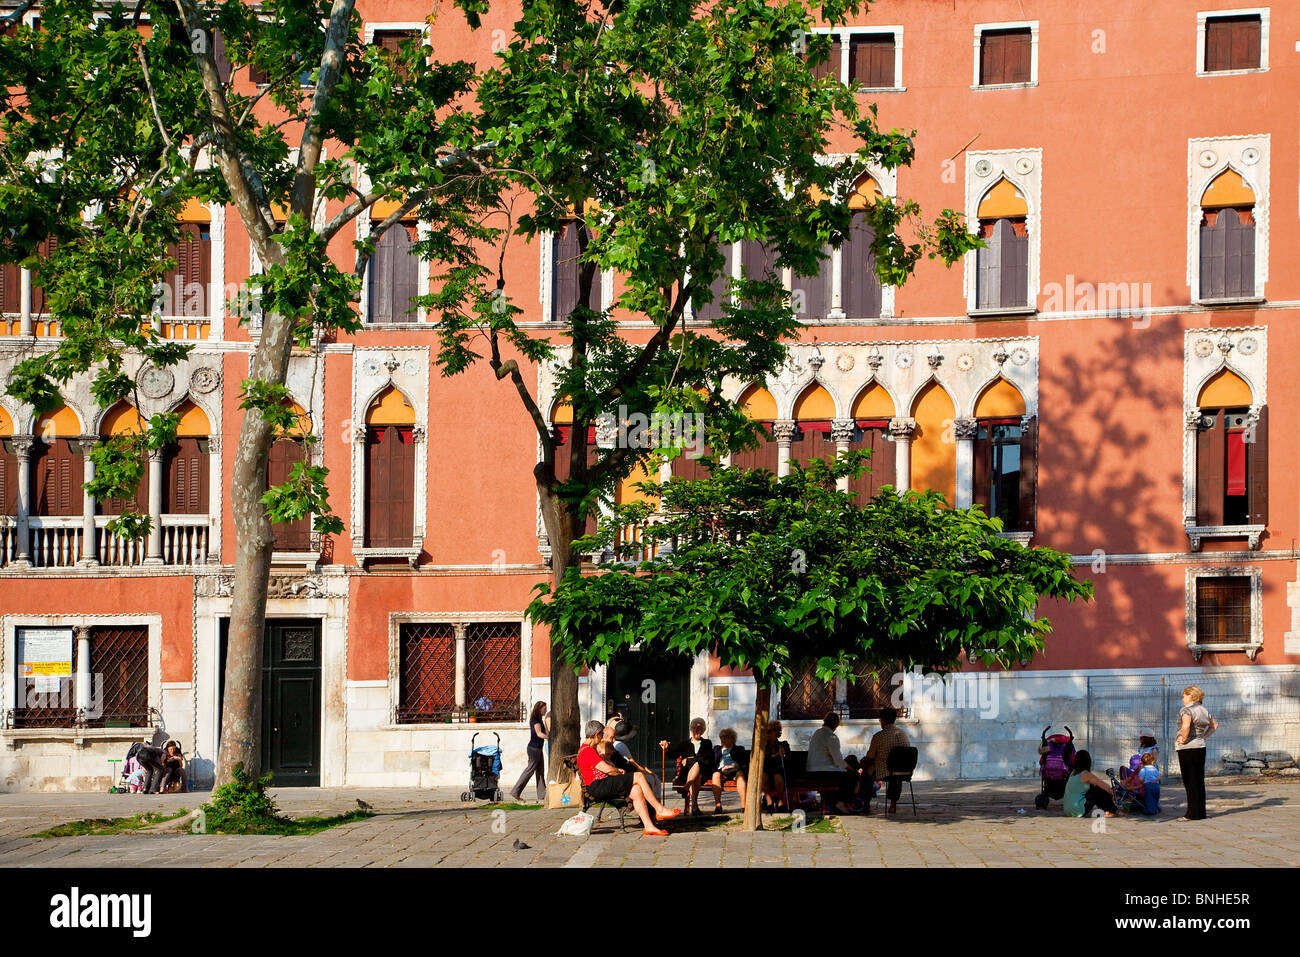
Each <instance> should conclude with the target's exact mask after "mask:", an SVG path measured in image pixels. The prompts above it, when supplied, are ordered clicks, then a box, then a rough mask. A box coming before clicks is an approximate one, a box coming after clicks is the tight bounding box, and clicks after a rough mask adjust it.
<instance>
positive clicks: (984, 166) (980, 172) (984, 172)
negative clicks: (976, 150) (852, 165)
mask: <svg viewBox="0 0 1300 957" xmlns="http://www.w3.org/2000/svg"><path fill="white" fill-rule="evenodd" d="M991 172H993V164H992V163H990V162H989V161H988V160H986V159H982V160H979V161H978V162H976V164H975V175H976V176H988V175H989V173H991Z"/></svg>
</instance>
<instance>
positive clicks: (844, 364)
mask: <svg viewBox="0 0 1300 957" xmlns="http://www.w3.org/2000/svg"><path fill="white" fill-rule="evenodd" d="M835 368H837V369H839V370H840V371H841V372H848V371H849V370H850V369H852V368H853V356H851V355H849V354H848V353H847V352H841V353H840V354H839V355H838V356H836V357H835Z"/></svg>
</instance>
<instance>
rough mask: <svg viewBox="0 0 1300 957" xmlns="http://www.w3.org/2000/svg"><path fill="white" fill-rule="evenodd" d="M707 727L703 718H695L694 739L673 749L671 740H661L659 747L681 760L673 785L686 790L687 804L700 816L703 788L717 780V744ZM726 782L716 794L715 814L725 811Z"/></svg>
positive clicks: (692, 727) (688, 739) (689, 739)
mask: <svg viewBox="0 0 1300 957" xmlns="http://www.w3.org/2000/svg"><path fill="white" fill-rule="evenodd" d="M705 727H707V726H706V725H705V723H704V719H703V718H693V719H692V720H691V736H690V737H689V738H687V739H686V740H685V741H683V742H681V743H680V744H679V745H677V747H676V748H672V747H671V746H670V745H669V743H668V742H667V741H660V742H659V747H661V748H663V749H664V754H665V756H666V757H670V758H676V759H677V762H678V763H677V776H676V778H675V779H674V780H673V784H674V785H675V786H677V787H680V788H682V791H683V793H684V794H685V796H686V805H687V806H688V807H689V808H690V809H691V813H692V814H699V813H700V788H701V787H702V786H703V785H704V782H705V781H710V782H711V781H712V780H713V772H714V771H715V770H716V768H715V767H714V760H715V758H714V754H713V742H712V741H710V740H709V739H708V738H706V737H704V729H705ZM721 785H722V782H721V781H719V782H718V788H717V791H716V794H715V799H716V800H715V802H714V803H715V804H716V807H715V808H714V813H718V812H720V811H721V810H722V786H721Z"/></svg>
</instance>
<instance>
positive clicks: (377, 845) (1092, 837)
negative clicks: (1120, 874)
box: [0, 779, 1300, 868]
mask: <svg viewBox="0 0 1300 957" xmlns="http://www.w3.org/2000/svg"><path fill="white" fill-rule="evenodd" d="M1036 783H1037V782H1035V781H992V782H977V783H967V782H962V783H953V782H924V783H920V784H918V785H917V787H916V800H917V804H918V809H917V810H918V814H917V816H916V817H913V816H912V809H911V806H910V804H909V803H908V801H907V794H906V792H904V795H903V797H904V800H903V801H902V802H900V805H899V814H898V815H897V816H885V815H882V814H873V815H871V816H869V817H868V816H853V817H842V818H837V819H835V828H836V830H835V832H834V833H813V832H812V831H806V832H803V833H794V832H792V831H789V830H786V831H775V830H773V831H762V832H759V833H757V834H746V833H740V832H739V831H737V830H736V825H737V824H738V821H739V818H738V815H737V816H733V817H732V818H730V819H727V818H709V819H708V820H709V821H710V822H712V825H711V826H710V827H709V828H708V829H701V830H684V828H697V827H700V826H701V825H700V824H698V823H696V824H685V825H674V824H670V829H671V828H672V827H673V826H677V827H678V828H679V830H678V831H677V832H676V833H673V834H672V835H670V836H669V837H667V838H654V837H646V836H644V835H642V834H641V832H640V829H639V827H638V828H636V829H634V830H629V831H628V832H626V833H619V832H618V828H617V826H616V821H617V818H615V826H614V827H610V826H609V822H608V820H606V821H602V822H601V826H600V827H599V828H598V829H597V830H596V831H595V833H593V834H592V835H591V836H590V837H589V838H586V839H582V838H573V837H557V836H555V831H556V829H557V828H558V827H559V825H560V822H561V821H562V820H563V819H564V818H565V817H566V816H567V815H566V813H565V812H563V811H544V810H506V811H496V812H494V811H492V810H489V809H487V808H484V807H483V806H481V805H480V806H478V807H472V806H469V805H465V804H462V803H461V802H459V801H457V800H456V798H457V796H458V795H457V789H453V788H447V789H434V790H432V791H431V790H415V789H374V788H344V789H333V788H310V789H278V790H276V791H275V792H274V794H275V797H276V800H277V801H278V802H279V803H280V805H281V807H282V808H283V809H284V810H285V811H286V812H287V813H289V814H292V815H294V816H304V815H308V814H337V813H341V812H343V811H347V810H350V809H352V808H355V807H356V800H357V799H358V798H361V799H362V800H365V801H367V802H369V803H370V804H372V805H373V806H374V807H375V810H376V811H377V812H378V813H377V815H376V816H375V817H373V818H370V819H368V820H364V821H359V822H355V823H352V824H347V825H343V826H341V827H336V828H332V829H330V830H328V831H324V832H322V833H320V834H317V835H314V836H310V837H247V836H242V835H191V834H179V835H169V834H130V833H128V834H118V835H107V836H102V837H68V838H46V839H40V838H33V837H30V835H31V834H33V833H34V832H36V831H40V830H43V829H45V828H47V827H50V826H52V825H55V824H59V823H63V822H66V821H72V820H78V819H81V818H87V817H114V816H122V815H126V814H134V813H138V812H141V811H146V810H159V811H165V810H172V811H175V810H177V809H179V808H181V807H187V808H192V807H194V806H195V804H196V803H197V802H196V798H197V799H198V800H199V801H201V800H205V799H206V795H204V794H173V795H165V796H151V797H145V796H142V795H129V794H115V795H109V794H0V866H5V867H60V866H71V867H103V866H107V867H147V866H150V865H165V866H169V867H176V866H188V867H266V866H299V867H300V866H308V867H317V866H319V867H390V866H396V867H433V866H441V867H455V866H465V867H500V866H504V867H522V866H528V865H536V866H567V867H592V866H595V867H604V866H614V867H617V866H656V867H719V866H721V867H825V866H833V867H839V866H854V867H861V866H866V867H880V866H887V867H921V866H940V867H947V866H971V867H1061V866H1067V867H1068V866H1088V867H1094V866H1099V867H1110V866H1118V867H1125V866H1157V867H1159V866H1174V865H1177V866H1179V867H1183V868H1198V867H1219V866H1248V867H1249V866H1263V867H1270V866H1272V867H1276V866H1296V865H1300V800H1297V798H1298V797H1300V782H1297V781H1295V780H1294V779H1292V780H1280V779H1267V780H1266V779H1235V780H1232V781H1224V780H1222V779H1219V780H1215V779H1211V780H1210V782H1209V794H1210V801H1209V814H1210V817H1209V819H1208V820H1205V821H1200V822H1179V821H1177V820H1176V819H1177V817H1178V815H1179V814H1181V813H1182V810H1183V804H1182V801H1183V794H1182V791H1181V789H1180V788H1179V787H1178V785H1177V782H1176V781H1174V782H1171V783H1170V784H1169V785H1167V786H1166V788H1165V793H1164V795H1163V798H1164V800H1163V804H1164V814H1163V815H1161V816H1160V817H1159V818H1143V817H1141V816H1138V817H1122V818H1116V819H1108V820H1105V821H1104V825H1103V822H1102V821H1092V820H1079V819H1071V818H1066V817H1064V816H1063V815H1062V814H1061V810H1060V804H1059V803H1056V802H1054V803H1053V805H1052V808H1051V810H1050V811H1045V812H1039V811H1035V810H1034V807H1033V797H1034V794H1035V793H1036V791H1037V788H1036ZM726 798H727V806H728V808H729V809H731V810H735V809H736V801H737V798H736V796H735V795H734V794H727V795H726ZM1022 810H1023V811H1024V813H1020V812H1021V811H1022ZM607 816H608V812H607ZM728 821H729V822H730V823H727V822H728ZM515 841H521V842H522V843H524V844H527V845H529V847H528V848H527V849H526V850H516V849H515V847H514V843H515Z"/></svg>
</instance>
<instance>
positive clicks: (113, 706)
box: [86, 625, 149, 728]
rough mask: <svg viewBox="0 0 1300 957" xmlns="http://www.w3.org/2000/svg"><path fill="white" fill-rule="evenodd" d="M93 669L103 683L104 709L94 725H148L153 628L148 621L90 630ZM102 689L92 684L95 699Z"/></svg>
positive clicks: (90, 723)
mask: <svg viewBox="0 0 1300 957" xmlns="http://www.w3.org/2000/svg"><path fill="white" fill-rule="evenodd" d="M90 673H91V678H92V680H93V681H94V682H95V683H96V685H98V684H99V682H101V681H102V682H103V685H102V689H103V690H102V698H101V701H102V710H103V713H102V714H100V715H99V716H98V717H96V718H88V719H87V721H86V724H87V725H88V726H90V727H92V728H105V727H127V728H144V727H147V726H148V724H149V629H148V628H147V627H146V626H144V625H139V626H134V627H127V628H117V627H112V626H105V627H101V628H92V629H91V630H90ZM97 691H98V689H97V688H95V687H94V686H92V692H91V693H92V701H93V700H94V695H95V694H96V693H97Z"/></svg>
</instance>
